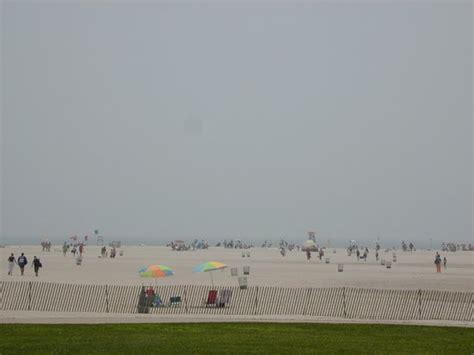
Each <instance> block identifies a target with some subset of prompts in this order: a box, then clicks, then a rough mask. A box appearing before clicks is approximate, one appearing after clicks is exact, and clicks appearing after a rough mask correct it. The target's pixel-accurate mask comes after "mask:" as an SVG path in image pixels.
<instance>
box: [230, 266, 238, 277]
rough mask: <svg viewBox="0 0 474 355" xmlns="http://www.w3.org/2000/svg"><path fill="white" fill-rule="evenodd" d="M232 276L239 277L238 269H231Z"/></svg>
mask: <svg viewBox="0 0 474 355" xmlns="http://www.w3.org/2000/svg"><path fill="white" fill-rule="evenodd" d="M230 275H231V276H237V268H236V267H233V268H231V269H230Z"/></svg>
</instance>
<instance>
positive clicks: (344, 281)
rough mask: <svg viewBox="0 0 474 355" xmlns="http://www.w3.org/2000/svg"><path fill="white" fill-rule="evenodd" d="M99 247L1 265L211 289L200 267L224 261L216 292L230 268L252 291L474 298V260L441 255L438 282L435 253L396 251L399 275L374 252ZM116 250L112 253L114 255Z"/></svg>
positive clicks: (96, 279)
mask: <svg viewBox="0 0 474 355" xmlns="http://www.w3.org/2000/svg"><path fill="white" fill-rule="evenodd" d="M100 248H101V247H99V246H87V247H86V248H85V254H84V258H83V263H82V265H81V266H78V265H76V263H75V259H74V258H73V257H72V254H71V253H68V255H67V256H66V257H64V256H63V254H62V251H60V250H61V246H54V247H52V249H51V252H42V251H41V247H40V246H20V247H19V246H9V247H5V248H1V249H0V255H1V260H2V264H1V265H2V269H1V274H2V277H1V279H2V280H38V281H50V282H67V283H84V284H119V285H120V284H122V285H130V284H142V283H143V282H145V283H147V284H150V283H151V284H154V282H155V280H153V279H141V278H140V277H139V276H138V273H137V270H138V269H139V268H140V267H142V266H145V265H149V264H165V265H168V266H170V267H171V268H172V269H173V270H174V271H175V275H174V276H171V277H167V278H162V279H158V280H157V281H156V282H157V283H158V284H162V285H174V284H188V285H189V284H193V285H197V284H206V285H207V284H210V277H209V274H208V273H193V272H192V269H193V267H194V266H195V265H197V264H199V263H201V262H205V261H211V260H212V261H220V262H223V263H225V264H227V265H228V266H229V268H228V269H225V270H224V271H215V272H213V277H214V283H215V284H216V285H237V278H236V277H232V276H231V275H230V267H238V268H239V276H240V275H241V274H242V266H244V265H249V266H250V275H249V276H248V283H249V286H281V287H341V286H347V287H362V288H391V289H437V290H452V291H460V290H462V291H473V290H474V252H455V253H448V252H446V253H441V255H442V256H446V257H447V259H448V264H447V269H446V270H444V269H443V272H442V274H436V272H435V266H434V263H433V260H434V257H433V256H434V251H416V252H413V253H410V252H402V251H397V252H396V253H397V262H392V269H386V268H385V267H384V266H381V265H380V263H379V262H376V261H375V252H374V250H371V251H370V253H369V258H368V261H367V262H364V261H357V260H356V257H355V256H354V255H353V256H352V257H349V256H347V253H346V251H345V250H344V249H338V250H337V253H336V254H333V253H332V249H331V250H326V255H325V256H329V257H330V264H325V263H324V258H323V261H319V259H318V257H317V255H316V253H313V255H312V258H311V261H310V262H308V261H307V260H306V256H305V254H304V253H303V252H297V251H293V252H288V253H287V255H286V256H285V257H282V256H281V255H280V253H279V250H278V249H276V248H270V249H262V248H252V249H248V250H246V252H247V251H249V252H250V253H251V257H250V258H247V257H245V258H242V256H241V253H242V250H239V249H224V248H215V247H211V248H210V249H208V250H197V251H183V252H176V251H172V250H171V249H170V248H167V247H151V246H146V247H140V246H125V247H122V248H121V249H119V250H123V252H124V255H123V256H119V255H118V253H117V257H116V258H115V259H110V258H107V259H101V258H99V257H98V256H99V255H100ZM108 249H109V248H108ZM12 252H13V253H14V254H15V256H16V257H18V255H19V254H20V253H21V252H24V253H25V255H26V256H27V257H28V259H29V265H28V266H27V271H26V274H25V276H23V277H21V276H20V271H19V269H18V267H15V270H14V275H13V276H8V275H7V261H6V260H7V258H8V256H9V255H10V253H12ZM33 255H36V256H38V257H40V259H41V261H42V263H43V268H42V269H41V270H40V276H39V277H38V278H36V277H34V272H33V269H32V268H30V265H31V262H32V260H33ZM380 258H384V259H386V260H391V259H392V252H389V253H384V252H380ZM338 263H343V264H344V272H342V273H341V272H337V264H338Z"/></svg>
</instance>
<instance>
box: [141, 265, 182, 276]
mask: <svg viewBox="0 0 474 355" xmlns="http://www.w3.org/2000/svg"><path fill="white" fill-rule="evenodd" d="M138 274H139V275H140V277H153V278H159V277H167V276H171V275H174V272H173V270H171V268H170V267H168V266H166V265H150V266H144V267H142V268H141V269H140V270H138Z"/></svg>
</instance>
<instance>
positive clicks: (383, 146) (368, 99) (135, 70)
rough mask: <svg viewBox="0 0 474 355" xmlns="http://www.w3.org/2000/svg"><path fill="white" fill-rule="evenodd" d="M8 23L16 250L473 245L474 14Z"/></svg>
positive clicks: (7, 101) (306, 6)
mask: <svg viewBox="0 0 474 355" xmlns="http://www.w3.org/2000/svg"><path fill="white" fill-rule="evenodd" d="M2 10H3V11H2V58H1V59H2V72H3V73H2V74H3V77H2V81H1V83H2V101H3V109H2V145H1V147H2V163H3V164H2V170H1V172H2V174H1V175H2V196H1V201H2V226H1V235H2V238H3V240H4V241H10V242H11V241H19V242H21V241H26V240H31V238H39V237H40V236H42V235H48V236H49V237H50V238H52V239H55V238H59V240H62V239H61V238H65V237H67V236H70V235H72V234H75V233H77V234H79V235H83V234H85V233H90V232H91V231H92V230H94V229H95V228H99V229H100V231H101V233H102V234H104V236H106V237H108V238H112V237H120V238H122V239H125V238H126V237H128V238H129V239H132V238H135V239H134V240H137V241H139V240H155V241H167V240H170V239H171V238H175V237H183V238H189V239H190V238H193V237H195V236H200V237H204V238H209V239H224V238H229V237H232V236H234V237H236V236H240V237H243V238H245V239H249V240H251V239H253V240H255V239H266V238H273V239H278V238H279V237H281V236H284V235H286V236H288V237H289V238H290V239H293V240H304V239H305V233H306V231H308V230H316V231H317V232H318V237H319V238H320V239H327V238H334V240H336V239H337V240H339V241H341V242H344V243H345V242H346V240H347V239H348V238H349V237H350V238H352V237H354V238H361V239H364V238H366V239H371V240H373V239H375V238H376V237H377V236H382V238H383V239H386V240H401V239H412V240H415V241H420V243H421V241H426V240H427V239H428V238H429V236H431V237H432V238H433V240H464V241H468V240H471V239H472V238H473V230H472V227H473V224H472V220H473V212H472V199H473V194H472V171H473V170H472V167H473V157H472V134H473V131H472V60H473V58H472V4H471V3H470V2H469V1H466V2H464V3H462V2H457V3H450V2H448V1H445V2H440V3H438V4H434V3H430V2H425V1H421V2H419V3H415V2H410V3H404V4H393V3H388V2H387V3H384V4H380V3H379V4H375V3H363V2H359V3H355V4H354V3H353V4H349V3H346V4H344V3H342V2H340V3H337V4H329V3H317V2H314V3H309V2H306V3H299V4H290V3H289V2H288V3H282V2H281V3H280V4H271V3H270V2H260V3H259V2H253V3H252V2H246V3H244V4H238V3H237V2H235V3H230V2H227V3H222V4H217V3H210V2H209V3H206V4H196V3H194V4H191V3H187V4H186V3H184V2H182V3H180V4H171V3H165V2H161V3H158V2H156V3H141V4H140V3H135V2H130V3H124V2H123V3H115V4H113V3H110V2H109V3H105V2H104V3H102V4H101V3H100V2H99V1H96V2H94V1H90V2H82V3H81V2H75V3H72V2H71V3H69V4H62V5H60V4H54V3H52V2H51V3H42V4H41V3H37V2H35V3H33V2H32V3H27V2H13V1H12V2H6V3H3V5H2Z"/></svg>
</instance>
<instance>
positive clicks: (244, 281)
mask: <svg viewBox="0 0 474 355" xmlns="http://www.w3.org/2000/svg"><path fill="white" fill-rule="evenodd" d="M239 287H240V289H241V290H246V289H247V278H246V277H245V276H241V277H239Z"/></svg>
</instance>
